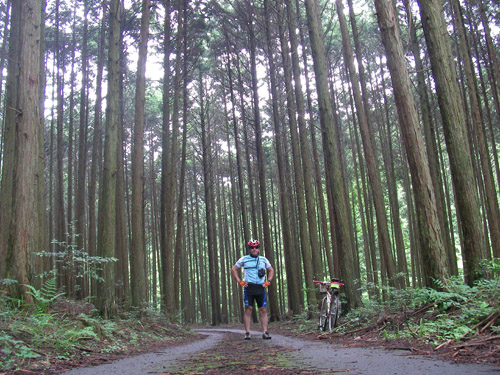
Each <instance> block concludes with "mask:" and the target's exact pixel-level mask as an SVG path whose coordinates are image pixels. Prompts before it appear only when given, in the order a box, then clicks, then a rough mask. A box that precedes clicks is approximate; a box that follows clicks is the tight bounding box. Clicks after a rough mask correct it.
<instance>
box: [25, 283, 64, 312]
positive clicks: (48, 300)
mask: <svg viewBox="0 0 500 375" xmlns="http://www.w3.org/2000/svg"><path fill="white" fill-rule="evenodd" d="M25 286H26V287H27V288H28V289H29V294H30V295H31V296H32V297H33V299H34V302H35V307H36V311H37V312H39V313H46V312H47V311H48V310H49V307H50V306H51V305H52V303H54V301H55V300H56V299H57V298H58V297H60V296H63V295H64V293H57V288H56V276H55V275H54V276H53V277H52V278H50V279H48V280H46V281H45V282H44V283H43V285H42V287H41V288H40V289H36V288H35V287H34V286H32V285H25Z"/></svg>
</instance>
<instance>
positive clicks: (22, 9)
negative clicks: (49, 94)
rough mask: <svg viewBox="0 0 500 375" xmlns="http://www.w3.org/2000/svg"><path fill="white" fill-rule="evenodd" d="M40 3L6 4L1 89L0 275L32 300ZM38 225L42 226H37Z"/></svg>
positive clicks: (37, 178)
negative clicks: (7, 20)
mask: <svg viewBox="0 0 500 375" xmlns="http://www.w3.org/2000/svg"><path fill="white" fill-rule="evenodd" d="M41 20H42V2H41V1H39V0H23V1H15V2H13V4H12V14H11V22H10V24H11V31H10V39H9V55H8V57H9V63H8V68H7V69H8V77H7V90H6V108H7V111H6V123H5V151H4V155H5V156H4V164H3V170H2V183H1V191H0V212H1V214H0V228H2V229H1V232H0V235H1V238H0V256H1V259H2V264H4V265H3V266H2V267H1V268H0V278H8V279H14V280H16V281H17V284H15V285H14V286H13V287H12V289H11V295H12V296H13V297H15V298H23V299H24V301H25V302H27V303H31V302H32V301H33V299H32V296H31V294H30V293H29V289H28V288H27V287H26V285H29V284H30V281H31V280H30V279H31V276H32V275H31V274H30V261H31V260H32V257H33V253H34V251H37V250H39V249H38V248H37V245H38V230H39V228H40V226H39V223H38V222H37V219H38V215H36V214H34V213H36V212H38V211H37V203H38V200H37V198H38V191H37V189H38V185H39V183H41V181H43V176H42V175H40V174H39V164H38V157H39V155H40V150H39V146H40V145H41V142H40V141H39V137H42V136H43V133H42V129H41V122H40V118H41V117H40V112H39V110H40V81H41V78H40V56H41V53H40V43H41V30H42V27H41ZM41 228H44V227H43V226H41Z"/></svg>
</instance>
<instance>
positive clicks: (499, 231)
mask: <svg viewBox="0 0 500 375" xmlns="http://www.w3.org/2000/svg"><path fill="white" fill-rule="evenodd" d="M451 5H452V9H453V18H454V22H455V27H456V29H457V31H458V36H459V39H460V43H459V46H460V52H461V57H462V61H463V67H464V69H465V78H466V81H467V88H468V90H469V102H470V107H471V108H470V110H471V111H470V112H471V117H472V125H473V128H474V130H475V134H476V137H477V148H478V149H479V159H480V162H481V172H482V177H483V180H484V189H485V194H486V202H485V204H486V214H487V215H486V216H487V219H488V227H489V230H490V236H491V245H492V248H493V256H495V257H497V258H498V257H500V212H499V209H498V198H497V193H496V191H495V182H494V179H493V168H492V165H491V159H490V151H489V149H488V143H487V141H486V135H485V130H484V122H483V118H482V111H481V104H480V99H479V93H478V88H477V82H476V80H475V75H474V68H473V65H472V58H471V54H470V51H469V44H468V42H467V35H466V33H465V26H464V21H463V17H462V9H461V7H460V3H459V2H458V1H457V0H452V1H451Z"/></svg>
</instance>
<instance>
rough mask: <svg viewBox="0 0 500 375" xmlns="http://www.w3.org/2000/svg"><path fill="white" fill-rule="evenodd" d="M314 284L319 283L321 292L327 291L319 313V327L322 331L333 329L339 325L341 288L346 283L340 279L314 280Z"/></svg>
mask: <svg viewBox="0 0 500 375" xmlns="http://www.w3.org/2000/svg"><path fill="white" fill-rule="evenodd" d="M313 283H314V284H317V285H319V287H320V292H322V293H326V295H325V297H324V298H323V301H322V303H321V310H320V314H319V329H320V331H326V330H327V328H328V330H329V331H331V330H332V328H334V327H335V326H336V325H337V321H338V318H339V314H340V297H339V294H340V293H339V289H340V287H341V286H343V285H344V284H343V283H342V282H340V280H338V279H332V280H331V281H318V280H313Z"/></svg>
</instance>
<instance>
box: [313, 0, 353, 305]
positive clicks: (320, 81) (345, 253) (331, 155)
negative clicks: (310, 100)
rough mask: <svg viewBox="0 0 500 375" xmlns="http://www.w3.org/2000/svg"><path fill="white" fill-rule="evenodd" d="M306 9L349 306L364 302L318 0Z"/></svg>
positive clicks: (338, 241)
mask: <svg viewBox="0 0 500 375" xmlns="http://www.w3.org/2000/svg"><path fill="white" fill-rule="evenodd" d="M305 4H306V12H307V24H308V27H309V36H310V40H311V51H312V55H313V62H314V71H315V76H316V86H317V91H318V101H319V103H318V104H319V113H320V122H321V130H322V135H323V144H324V152H325V158H326V160H327V162H328V164H327V168H329V172H328V178H329V179H330V188H331V198H332V201H333V205H334V208H335V209H334V211H335V218H332V220H335V223H336V233H337V248H338V252H339V256H340V259H341V262H340V267H341V271H342V275H343V277H344V280H345V283H346V297H347V301H348V307H356V306H359V305H361V297H360V295H359V291H358V289H357V286H356V285H355V282H354V280H353V278H352V275H354V267H353V258H352V254H353V242H352V237H351V234H350V233H351V231H350V228H349V222H348V217H347V202H346V201H345V191H344V185H343V183H342V176H341V168H340V162H339V160H338V149H337V145H336V142H335V139H336V137H337V135H336V134H335V129H334V127H333V110H332V106H331V102H330V93H329V91H328V71H327V68H326V53H325V47H324V44H323V39H322V33H321V23H320V19H319V7H318V2H317V1H316V0H305Z"/></svg>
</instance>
